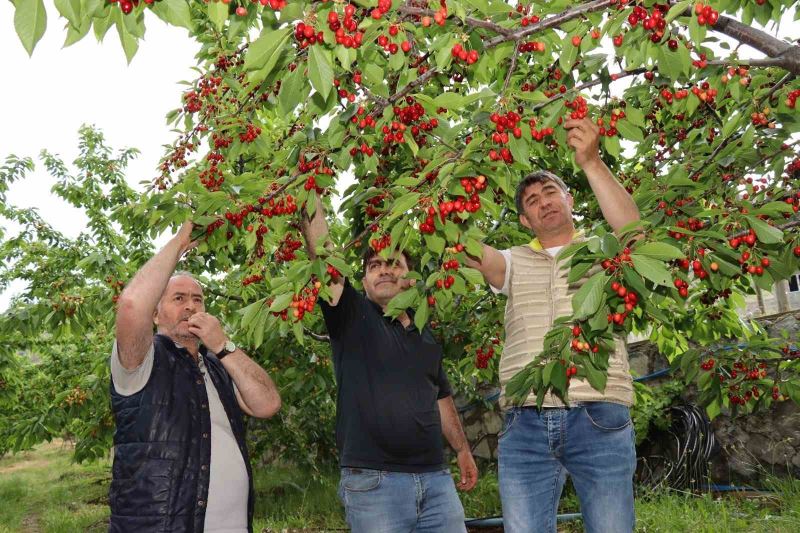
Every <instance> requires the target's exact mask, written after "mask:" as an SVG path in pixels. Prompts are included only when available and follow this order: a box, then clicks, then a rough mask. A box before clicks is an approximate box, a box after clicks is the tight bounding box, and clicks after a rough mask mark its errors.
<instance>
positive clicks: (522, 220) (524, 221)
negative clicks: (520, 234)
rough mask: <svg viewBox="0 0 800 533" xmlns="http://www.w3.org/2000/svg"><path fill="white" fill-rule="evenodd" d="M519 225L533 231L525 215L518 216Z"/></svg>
mask: <svg viewBox="0 0 800 533" xmlns="http://www.w3.org/2000/svg"><path fill="white" fill-rule="evenodd" d="M519 223H520V224H522V225H523V226H525V227H526V228H528V229H531V230H532V229H533V228H532V227H531V224H530V222H528V218H527V217H526V216H525V215H520V216H519Z"/></svg>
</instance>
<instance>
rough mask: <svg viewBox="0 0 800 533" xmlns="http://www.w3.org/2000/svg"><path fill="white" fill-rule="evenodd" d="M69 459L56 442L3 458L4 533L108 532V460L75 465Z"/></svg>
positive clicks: (0, 512)
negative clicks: (21, 532) (29, 532)
mask: <svg viewBox="0 0 800 533" xmlns="http://www.w3.org/2000/svg"><path fill="white" fill-rule="evenodd" d="M71 457H72V449H67V448H63V449H62V447H61V445H60V444H55V443H52V444H47V445H43V446H40V447H39V448H38V449H37V450H35V451H33V452H25V453H22V454H19V455H16V456H13V457H7V458H4V459H2V460H0V502H2V505H0V533H6V532H8V533H11V532H14V533H17V532H20V531H31V532H35V531H46V532H48V533H62V532H63V533H73V532H75V531H106V530H107V529H108V526H107V524H106V518H107V517H108V498H107V496H108V483H109V481H110V476H111V474H110V472H111V469H110V465H109V463H108V461H99V462H97V463H94V464H90V465H77V464H74V463H72V462H71Z"/></svg>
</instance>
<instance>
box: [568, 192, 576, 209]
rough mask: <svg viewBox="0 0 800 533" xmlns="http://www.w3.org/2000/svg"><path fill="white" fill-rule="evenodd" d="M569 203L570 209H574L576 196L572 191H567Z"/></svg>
mask: <svg viewBox="0 0 800 533" xmlns="http://www.w3.org/2000/svg"><path fill="white" fill-rule="evenodd" d="M567 205H569V210H570V211H572V208H573V206H574V205H575V198H573V197H572V194H570V193H567Z"/></svg>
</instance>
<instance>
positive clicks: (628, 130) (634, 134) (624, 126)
mask: <svg viewBox="0 0 800 533" xmlns="http://www.w3.org/2000/svg"><path fill="white" fill-rule="evenodd" d="M617 130H618V131H619V133H620V134H621V135H622V136H623V137H625V138H626V139H628V140H631V141H636V142H642V141H644V135H643V134H642V130H640V129H639V128H637V127H636V126H634V125H633V124H631V123H630V122H628V120H626V119H624V118H623V119H620V120H618V121H617Z"/></svg>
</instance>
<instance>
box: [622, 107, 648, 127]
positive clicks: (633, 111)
mask: <svg viewBox="0 0 800 533" xmlns="http://www.w3.org/2000/svg"><path fill="white" fill-rule="evenodd" d="M625 118H626V119H628V121H630V123H631V124H633V125H634V126H638V127H640V128H644V126H645V123H644V113H642V112H641V110H639V109H637V108H635V107H633V106H631V105H629V106H628V107H626V108H625ZM618 124H619V122H618Z"/></svg>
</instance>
